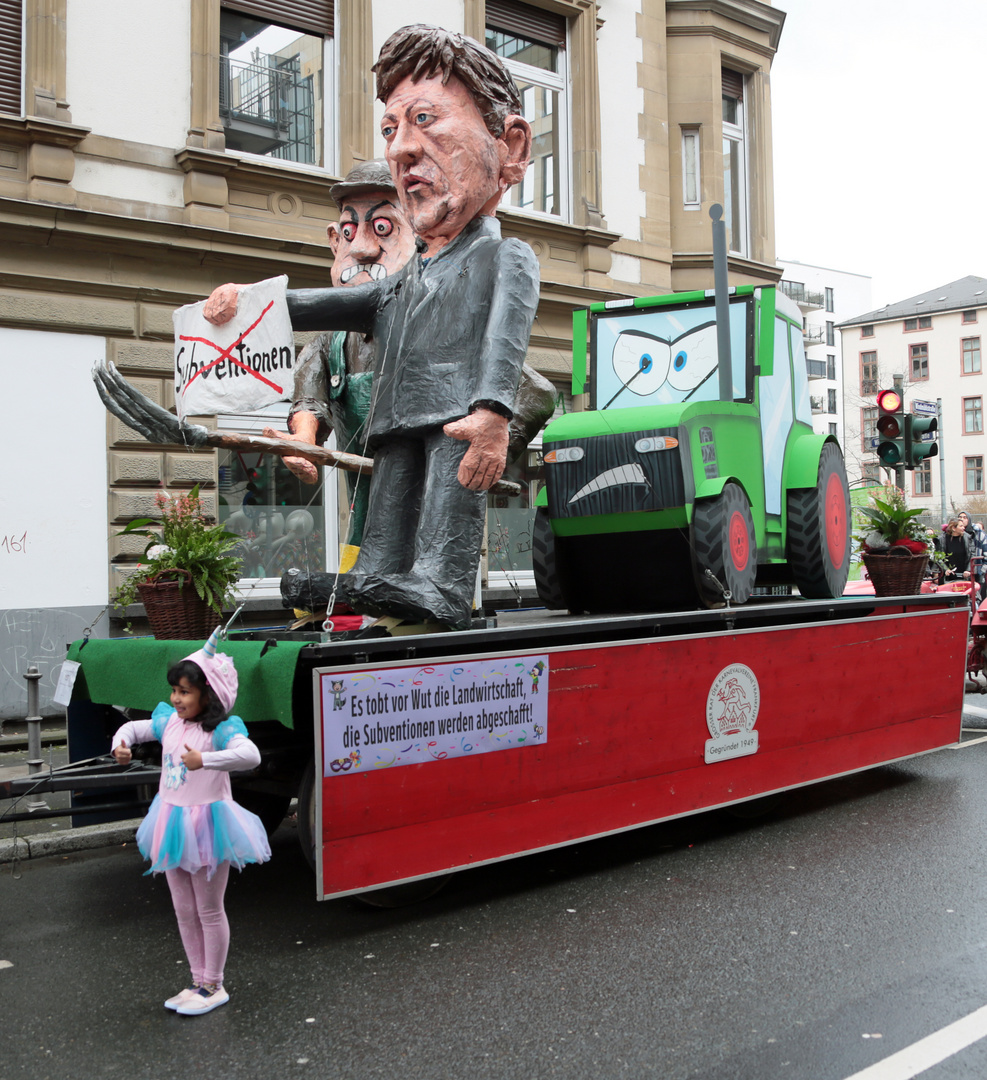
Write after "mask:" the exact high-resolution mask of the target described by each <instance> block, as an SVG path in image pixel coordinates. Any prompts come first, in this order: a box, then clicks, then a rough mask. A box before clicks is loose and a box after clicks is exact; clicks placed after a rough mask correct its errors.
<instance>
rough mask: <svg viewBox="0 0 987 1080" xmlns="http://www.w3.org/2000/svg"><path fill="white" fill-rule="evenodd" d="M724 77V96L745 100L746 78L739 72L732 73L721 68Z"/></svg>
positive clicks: (727, 69)
mask: <svg viewBox="0 0 987 1080" xmlns="http://www.w3.org/2000/svg"><path fill="white" fill-rule="evenodd" d="M720 70H721V74H722V77H723V96H724V97H730V98H736V99H737V101H743V100H744V77H743V75H741V74H740V72H739V71H731V70H730V69H729V68H721V69H720Z"/></svg>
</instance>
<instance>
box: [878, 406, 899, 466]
mask: <svg viewBox="0 0 987 1080" xmlns="http://www.w3.org/2000/svg"><path fill="white" fill-rule="evenodd" d="M877 412H878V417H877V433H878V435H879V436H880V440H879V442H878V444H877V456H878V457H879V458H880V459H881V464H882V465H891V466H894V465H900V464H901V463H902V462H903V461H904V460H905V410H904V402H903V401H902V399H901V394H900V393H899V392H898V391H897V390H882V391H881V392H880V393H879V394H878V395H877Z"/></svg>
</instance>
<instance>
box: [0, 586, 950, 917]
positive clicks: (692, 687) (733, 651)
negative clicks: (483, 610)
mask: <svg viewBox="0 0 987 1080" xmlns="http://www.w3.org/2000/svg"><path fill="white" fill-rule="evenodd" d="M969 610H970V606H969V602H968V600H967V597H966V596H965V595H964V594H960V593H938V594H932V595H918V596H908V597H897V598H885V597H873V596H858V597H842V598H839V599H834V600H818V601H809V600H799V599H794V600H792V599H788V600H784V601H778V602H762V601H759V600H758V601H752V602H750V603H748V604H745V605H743V606H742V607H738V608H732V609H728V608H723V609H719V610H713V611H706V610H704V611H684V612H671V613H660V614H650V615H627V616H620V617H611V618H604V617H600V616H594V617H576V616H571V615H562V614H558V613H552V612H547V611H544V610H538V611H529V612H514V613H511V614H509V615H504V616H500V617H498V618H497V619H493V620H489V621H488V625H487V626H486V627H485V628H483V629H474V630H469V631H464V632H461V633H448V634H432V635H420V636H408V637H370V638H368V637H365V636H360V635H356V636H353V635H344V639H343V640H332V641H325V642H323V641H321V640H320V639H319V635H312V634H310V635H308V636H307V638H306V637H305V636H304V635H297V634H295V635H292V634H272V633H269V632H265V633H263V634H254V635H251V634H241V635H231V636H230V638H229V639H228V640H227V641H226V642H225V643H224V651H227V652H229V653H231V654H232V655H233V657H234V660H235V662H236V665H237V669H238V672H239V674H240V695H239V697H238V699H237V705H236V711H237V712H238V713H240V714H242V716H243V717H244V718H245V719H246V721H247V724H248V728H249V731H250V734H251V737H252V738H253V739H254V741H255V742H257V743H258V745H259V746H260V748H261V752H262V757H263V760H262V763H261V765H260V767H259V768H258V769H256V770H254V771H253V772H252V773H250V774H246V775H242V776H234V794H235V797H236V798H237V799H239V800H240V801H241V802H243V803H244V804H245V805H248V806H250V808H251V809H254V810H255V811H256V812H258V813H260V814H261V816H262V817H263V818H264V819H265V822H266V823H267V824H268V826H269V828H272V829H273V828H274V827H276V826H277V824H278V823H279V821H280V820H281V818H282V817H283V816H284V814H285V812H286V810H287V809H288V806H289V802H290V800H291V798H292V797H294V796H297V798H298V806H297V811H298V824H299V830H298V831H299V837H300V840H301V842H302V846H303V849H304V850H305V851H306V854H307V855H309V857H310V858H311V859H312V861H313V864H314V865H315V869H316V880H317V895H318V896H319V897H320V898H323V899H327V898H329V897H335V896H345V895H347V894H351V893H360V894H368V895H367V898H368V899H370V900H371V902H373V900H374V898H376V899H377V901H378V902H394V901H395V900H406V899H408V898H409V896H414V895H421V894H425V893H427V892H429V891H431V890H432V889H433V887H434V886H435V884H436V882H437V880H440V879H441V877H442V876H443V875H445V874H448V873H449V872H451V871H455V870H459V869H463V868H465V867H471V866H479V865H482V864H485V863H491V862H496V861H499V860H502V859H508V858H512V857H514V856H517V855H524V854H528V853H530V852H535V851H543V850H546V849H549V848H553V847H560V846H563V845H566V844H572V843H576V842H577V841H580V840H584V839H589V838H594V837H605V836H608V835H610V834H613V833H618V832H621V831H624V830H627V829H633V828H639V827H641V826H644V825H649V824H652V823H655V822H659V821H667V820H669V819H672V818H676V817H681V816H684V815H687V814H694V813H698V812H700V811H703V810H708V809H711V808H714V807H721V806H730V805H732V804H739V803H743V802H746V801H750V800H754V799H757V798H759V797H761V796H765V795H769V794H772V793H775V792H784V791H790V790H792V789H796V788H799V787H801V786H804V785H807V784H812V783H816V782H818V781H821V780H827V779H831V778H833V777H837V776H843V775H846V774H847V773H852V772H856V771H858V770H861V769H867V768H872V767H874V766H878V765H884V764H887V763H890V762H894V761H899V760H901V759H903V758H908V757H912V756H914V755H916V754H922V753H926V752H928V751H930V750H935V749H937V748H939V747H943V746H948V745H951V744H955V743H956V741H957V740H958V739H959V735H960V722H961V715H962V706H963V687H964V668H965V659H966V653H967V625H968V620H969ZM187 648H188V642H160V641H154V640H153V639H137V640H116V641H98V640H95V639H91V640H89V641H88V642H87V643H81V642H77V643H76V644H75V645H73V646H72V648H71V649H70V652H69V658H70V659H73V660H76V661H77V662H78V663H79V664H80V665H81V667H80V669H79V673H78V677H77V679H76V683H75V691H74V695H73V698H72V704H71V706H70V708H69V716H68V719H69V748H70V756H71V758H72V760H73V761H77V760H78V759H79V758H80V757H85V756H88V755H105V754H106V753H107V752H108V751H109V749H110V747H109V740H110V737H111V735H112V732H113V731H114V730H115V728H116V726H117V725H118V724H119V722H120V719H121V718H120V713H119V711H118V708H113V707H111V705H110V703H113V705H115V706H117V707H119V706H129V707H133V708H137V709H143V710H149V709H151V708H153V707H154V705H155V704H156V703H157V701H158V700H159V698H160V696H161V689H162V687H161V682H162V675H161V673H162V672H163V671H164V670H166V669H167V662H168V661H169V659H175V658H177V657H178V656H181V655H183V654H184V652H185V651H187ZM135 770H136V771H135ZM25 783H27V782H26V781H6V782H5V783H3V784H0V797H10V796H14V795H17V794H19V793H20V792H21V790H22V787H23V785H24V784H25ZM122 783H128V784H130V785H132V786H131V788H130V789H129V791H128V792H124V793H122V794H118V795H116V796H114V795H113V794H112V792H113V789H114V788H117V789H119V787H120V785H121V784H122ZM30 784H31V786H32V789H36V790H38V791H44V790H55V789H58V788H62V789H65V788H68V789H71V790H72V791H73V793H74V807H75V809H74V811H73V812H74V813H78V814H80V815H84V814H85V813H86V812H98V813H99V814H100V815H107V814H109V813H110V812H111V808H112V807H114V806H115V807H116V810H115V816H117V817H120V816H132V815H133V813H134V811H135V810H136V809H138V807H139V806H140V805H141V803H142V801H145V800H146V799H147V798H148V797H149V795H150V793H151V789H152V787H153V786H154V785H156V776H155V773H154V769H153V768H152V767H150V766H146V767H140V766H138V765H136V763H135V765H133V766H129V767H124V766H117V765H115V764H114V763H112V759H109V760H108V759H106V758H105V757H102V758H100V757H97V758H95V759H93V760H92V761H91V762H90V764H88V765H86V766H84V767H82V768H80V767H78V766H73V767H72V768H70V769H69V770H68V772H67V774H66V775H64V776H63V775H60V774H59V773H58V772H56V773H55V774H54V776H53V777H52V778H51V779H50V781H49V780H45V781H44V782H42V781H40V780H39V779H38V777H36V776H35V777H32V778H31V780H30ZM18 785H20V786H18ZM137 785H144V790H141V788H140V787H139V786H137ZM108 792H109V794H108ZM114 798H118V799H125V800H129V801H127V802H126V803H125V804H124V805H123V806H122V807H121V805H120V803H119V802H117V803H113V801H112V800H113V799H114ZM108 800H109V801H108ZM144 804H145V805H146V801H145V802H144ZM42 813H43V812H42ZM92 816H95V814H92ZM81 820H87V819H86V817H84V816H83V817H81ZM395 886H400V887H401V888H399V889H397V890H396V891H395V890H394V889H392V891H391V892H390V893H386V892H381V891H379V890H384V889H386V888H387V887H395Z"/></svg>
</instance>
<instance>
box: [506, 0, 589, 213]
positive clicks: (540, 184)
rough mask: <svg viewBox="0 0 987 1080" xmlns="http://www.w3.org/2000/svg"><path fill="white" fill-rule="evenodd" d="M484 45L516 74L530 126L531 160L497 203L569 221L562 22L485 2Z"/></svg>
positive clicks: (532, 10) (535, 10)
mask: <svg viewBox="0 0 987 1080" xmlns="http://www.w3.org/2000/svg"><path fill="white" fill-rule="evenodd" d="M486 44H487V48H488V49H490V50H491V51H492V52H495V53H496V54H497V55H498V56H499V57H501V58H502V59H503V61H504V63H505V64H506V65H507V68H508V70H509V71H510V73H511V74H512V75H513V76H514V81H515V82H516V83H517V86H518V90H519V91H520V92H521V112H522V115H523V116H524V118H525V120H527V121H528V123H529V124H530V125H531V136H532V139H531V162H530V163H529V165H528V170H527V172H526V173H525V174H524V179H523V180H522V181H521V183H520V184H516V185H515V186H514V187H512V188H510V189H509V190H508V191H507V192H506V193H505V195H504V199H503V202H502V203H501V205H502V206H514V207H516V208H517V209H519V210H529V211H534V212H535V213H539V214H553V215H555V216H557V217H561V218H563V219H566V220H568V217H569V120H568V115H569V102H568V99H567V87H568V85H569V78H568V72H567V70H566V50H565V45H566V21H565V19H564V18H563V17H562V16H561V15H557V14H555V12H551V11H543V10H541V9H540V8H533V7H528V5H527V4H521V3H516V2H513V0H487V5H486Z"/></svg>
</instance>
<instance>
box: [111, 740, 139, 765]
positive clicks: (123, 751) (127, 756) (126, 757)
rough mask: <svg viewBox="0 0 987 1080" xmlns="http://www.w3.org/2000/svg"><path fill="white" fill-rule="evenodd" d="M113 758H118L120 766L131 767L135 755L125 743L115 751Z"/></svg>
mask: <svg viewBox="0 0 987 1080" xmlns="http://www.w3.org/2000/svg"><path fill="white" fill-rule="evenodd" d="M113 756H114V757H115V758H116V761H117V764H118V765H129V764H130V762H131V759H132V758H133V756H134V755H133V754H132V753H131V752H130V747H129V746H124V745H123V743H120V745H119V746H118V747H116V748H115V749H114V751H113Z"/></svg>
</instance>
